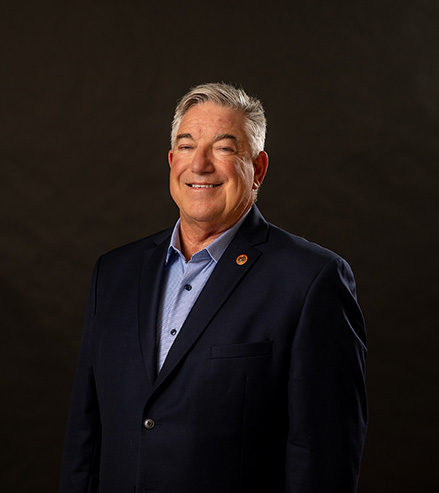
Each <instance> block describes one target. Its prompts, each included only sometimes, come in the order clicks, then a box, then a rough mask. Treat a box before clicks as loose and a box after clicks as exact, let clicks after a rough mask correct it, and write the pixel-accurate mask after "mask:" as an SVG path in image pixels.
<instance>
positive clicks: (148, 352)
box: [139, 229, 172, 385]
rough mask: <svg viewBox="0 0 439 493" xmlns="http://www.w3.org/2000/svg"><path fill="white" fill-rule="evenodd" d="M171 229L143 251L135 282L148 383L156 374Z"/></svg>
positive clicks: (152, 383) (141, 344) (141, 341)
mask: <svg viewBox="0 0 439 493" xmlns="http://www.w3.org/2000/svg"><path fill="white" fill-rule="evenodd" d="M171 233H172V229H170V230H167V231H165V232H163V233H162V234H161V235H160V236H159V237H158V238H157V239H156V241H155V244H154V245H153V246H152V247H151V248H150V249H147V250H145V251H144V254H143V255H144V256H143V264H142V272H141V275H140V286H139V342H140V347H141V350H142V356H143V363H144V365H145V368H146V371H147V373H148V377H149V380H150V382H151V385H154V382H155V380H156V377H157V366H156V348H157V343H156V333H157V311H158V307H159V303H160V294H161V282H162V274H163V266H164V265H165V259H166V252H167V250H168V246H169V239H170V236H171Z"/></svg>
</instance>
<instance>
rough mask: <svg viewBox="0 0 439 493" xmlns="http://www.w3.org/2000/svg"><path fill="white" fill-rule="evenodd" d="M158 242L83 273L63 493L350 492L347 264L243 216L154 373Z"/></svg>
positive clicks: (358, 443) (351, 374) (155, 238)
mask: <svg viewBox="0 0 439 493" xmlns="http://www.w3.org/2000/svg"><path fill="white" fill-rule="evenodd" d="M171 231H172V229H169V230H166V231H164V232H161V233H157V234H155V235H152V236H150V237H148V238H145V239H142V240H139V241H137V242H134V243H131V244H129V245H126V246H124V247H121V248H118V249H116V250H114V251H112V252H110V253H107V254H106V255H103V256H102V257H101V258H100V259H99V261H98V262H97V264H96V267H95V270H94V274H93V278H92V282H91V289H90V295H89V299H88V305H87V312H86V319H85V326H84V332H83V338H82V343H81V349H80V355H79V361H78V367H77V372H76V377H75V383H74V389H73V394H72V400H71V407H70V414H69V420H68V426H67V434H66V441H65V450H64V457H63V466H62V471H61V485H60V490H59V491H60V493H86V492H87V493H88V492H100V493H128V492H130V493H131V492H133V491H136V492H137V493H139V492H144V491H150V492H157V493H220V492H221V493H238V492H239V493H244V492H252V493H254V492H264V491H266V492H269V493H281V492H282V493H285V492H288V493H311V492H312V493H317V492H325V493H329V492H334V493H335V492H336V493H345V492H346V493H347V492H349V493H352V492H354V491H356V486H357V481H358V476H359V465H360V459H361V455H362V449H363V443H364V439H365V433H366V422H367V406H366V393H365V385H364V377H365V367H364V364H365V355H366V346H365V329H364V322H363V317H362V314H361V311H360V309H359V307H358V304H357V301H356V294H355V283H354V279H353V275H352V272H351V270H350V268H349V266H348V264H347V263H346V262H345V261H344V260H343V259H341V258H340V257H339V256H337V255H336V254H334V253H332V252H330V251H328V250H326V249H323V248H321V247H319V246H317V245H315V244H312V243H309V242H307V241H306V240H304V239H302V238H298V237H296V236H294V235H291V234H289V233H287V232H285V231H283V230H281V229H279V228H277V227H275V226H273V225H271V224H269V223H267V222H266V221H265V220H264V218H263V217H262V216H261V214H260V213H259V211H258V209H257V208H256V207H255V206H254V207H253V209H252V210H251V212H250V213H249V215H248V216H247V218H246V220H245V222H244V223H243V225H242V226H241V228H240V230H239V231H238V233H237V234H236V236H235V238H234V239H233V240H232V242H231V244H230V245H229V247H228V248H227V250H226V251H225V253H224V254H223V256H222V257H221V259H220V261H219V263H218V265H217V266H216V268H215V270H214V271H213V273H212V275H211V277H210V278H209V280H208V282H207V284H206V285H205V287H204V289H203V291H202V292H201V294H200V296H199V298H198V300H197V301H196V303H195V305H194V306H193V308H192V310H191V312H190V313H189V315H188V317H187V319H186V321H185V323H184V325H183V327H182V330H181V332H180V334H179V335H178V336H177V338H176V340H175V342H174V344H173V346H172V347H171V349H170V351H169V353H168V356H167V359H166V361H165V363H164V366H163V368H162V370H161V371H160V373H159V374H158V375H157V372H156V346H157V341H156V332H157V330H156V327H157V323H156V321H157V310H158V303H159V300H160V289H161V277H162V271H163V265H164V261H165V256H166V251H167V248H168V245H169V240H170V235H171ZM241 255H246V256H247V261H246V262H245V263H241V265H240V264H239V263H238V262H237V261H236V259H237V258H238V257H239V256H241Z"/></svg>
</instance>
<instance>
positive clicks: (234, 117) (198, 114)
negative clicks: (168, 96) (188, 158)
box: [178, 102, 246, 138]
mask: <svg viewBox="0 0 439 493" xmlns="http://www.w3.org/2000/svg"><path fill="white" fill-rule="evenodd" d="M182 131H184V133H186V132H189V133H191V134H193V133H195V134H196V135H203V134H216V133H235V134H238V135H237V137H240V138H243V137H245V135H246V132H245V116H244V113H243V112H242V111H240V110H237V109H235V108H227V107H224V106H219V105H217V104H215V103H212V102H206V103H203V104H199V105H196V106H192V107H191V108H189V110H188V111H187V112H186V113H185V114H184V116H183V118H182V119H181V123H180V126H179V128H178V133H179V134H180V133H182ZM193 137H195V135H193Z"/></svg>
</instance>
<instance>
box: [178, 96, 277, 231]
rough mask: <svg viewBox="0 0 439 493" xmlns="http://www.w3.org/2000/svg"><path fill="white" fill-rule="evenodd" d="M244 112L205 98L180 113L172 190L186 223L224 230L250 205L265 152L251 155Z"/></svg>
mask: <svg viewBox="0 0 439 493" xmlns="http://www.w3.org/2000/svg"><path fill="white" fill-rule="evenodd" d="M244 122H245V117H244V115H243V113H242V112H240V111H239V110H235V109H230V108H224V107H222V106H218V105H216V104H214V103H211V102H207V103H204V104H201V105H198V106H193V107H192V108H190V109H189V110H188V111H187V112H186V114H185V115H184V117H183V118H182V121H181V124H180V127H179V128H178V131H177V138H176V141H175V143H174V146H173V149H172V150H170V151H169V165H170V168H171V172H170V190H171V195H172V198H173V199H174V201H175V203H176V204H177V206H178V207H179V209H180V217H181V221H182V223H184V225H185V226H189V227H202V229H203V230H206V231H210V232H211V233H215V232H216V233H220V232H222V231H224V230H226V229H227V228H229V227H230V226H232V225H233V224H234V223H236V222H237V221H238V220H239V218H240V217H241V216H242V215H243V214H244V213H245V212H246V211H247V210H248V209H249V208H250V206H251V205H252V203H253V201H254V196H255V195H254V194H255V190H256V189H257V188H258V187H259V185H260V184H261V183H262V180H263V179H264V176H265V172H266V170H267V163H268V158H267V155H266V153H265V152H261V153H259V155H258V156H257V158H256V159H254V160H252V157H251V152H250V144H249V140H248V137H247V135H246V132H245V129H244Z"/></svg>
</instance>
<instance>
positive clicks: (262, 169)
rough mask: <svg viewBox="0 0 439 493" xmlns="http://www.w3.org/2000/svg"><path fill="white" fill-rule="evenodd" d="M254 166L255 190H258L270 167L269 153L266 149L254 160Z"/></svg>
mask: <svg viewBox="0 0 439 493" xmlns="http://www.w3.org/2000/svg"><path fill="white" fill-rule="evenodd" d="M253 168H254V172H255V173H254V178H253V190H257V189H258V188H259V187H260V186H261V185H262V182H263V181H264V178H265V175H266V173H267V169H268V154H267V153H266V152H265V151H261V152H260V153H259V154H258V156H257V157H256V159H255V160H254V161H253Z"/></svg>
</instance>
